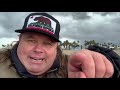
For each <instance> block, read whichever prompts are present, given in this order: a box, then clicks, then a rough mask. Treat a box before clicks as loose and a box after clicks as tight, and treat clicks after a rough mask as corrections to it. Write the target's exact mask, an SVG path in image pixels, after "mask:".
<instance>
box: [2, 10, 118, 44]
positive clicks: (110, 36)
mask: <svg viewBox="0 0 120 90" xmlns="http://www.w3.org/2000/svg"><path fill="white" fill-rule="evenodd" d="M29 13H31V12H1V13H0V29H1V30H0V38H3V37H7V38H9V37H13V38H16V37H17V34H16V33H15V32H14V30H16V29H20V28H22V25H23V22H24V19H25V17H26V16H27V15H28V14H29ZM48 13H50V14H51V15H53V16H55V17H56V18H57V19H58V20H59V21H60V24H61V31H60V38H61V39H62V38H67V39H73V40H79V41H80V42H83V41H85V40H93V39H94V40H96V41H98V42H106V41H109V42H115V43H120V35H119V34H120V13H119V12H94V13H92V12H48ZM90 13H92V14H91V15H90Z"/></svg>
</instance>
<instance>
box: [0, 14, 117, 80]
mask: <svg viewBox="0 0 120 90" xmlns="http://www.w3.org/2000/svg"><path fill="white" fill-rule="evenodd" d="M15 32H18V33H20V36H19V41H18V42H17V43H16V44H15V45H14V46H13V47H12V49H4V50H2V51H0V60H1V62H0V72H2V73H0V77H1V78H2V77H3V78H21V77H24V78H110V77H113V75H114V73H116V68H115V65H116V64H115V63H112V62H111V59H110V60H109V59H108V58H107V57H106V56H105V55H104V54H102V53H99V52H97V51H96V52H94V51H95V50H92V49H91V48H89V50H87V49H86V50H81V51H78V52H76V53H73V54H71V55H69V56H67V55H64V54H63V53H62V50H61V49H60V46H59V42H60V41H59V32H60V24H59V22H58V21H57V20H56V19H55V18H54V17H53V16H51V15H49V14H47V13H31V14H30V15H28V16H27V17H26V19H25V22H24V25H23V28H22V29H19V30H15ZM90 49H91V50H90ZM118 71H119V70H118ZM117 75H118V74H117Z"/></svg>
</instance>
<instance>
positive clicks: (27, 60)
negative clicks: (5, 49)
mask: <svg viewBox="0 0 120 90" xmlns="http://www.w3.org/2000/svg"><path fill="white" fill-rule="evenodd" d="M57 45H58V43H57V42H55V41H53V40H51V39H50V38H49V37H47V36H45V35H42V34H38V33H28V32H27V33H23V34H22V35H21V36H20V40H19V45H18V48H17V55H18V57H19V59H20V61H21V63H22V64H23V65H24V67H25V68H26V70H27V71H28V72H29V73H31V74H33V75H40V74H43V73H45V72H46V71H47V70H48V69H49V68H50V67H51V66H52V65H53V62H54V60H55V58H56V54H57Z"/></svg>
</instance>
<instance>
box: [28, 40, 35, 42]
mask: <svg viewBox="0 0 120 90" xmlns="http://www.w3.org/2000/svg"><path fill="white" fill-rule="evenodd" d="M28 42H32V43H36V41H35V40H28Z"/></svg>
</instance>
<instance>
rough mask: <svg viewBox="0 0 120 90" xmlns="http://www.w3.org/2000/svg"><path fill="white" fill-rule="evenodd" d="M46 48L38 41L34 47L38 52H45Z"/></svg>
mask: <svg viewBox="0 0 120 90" xmlns="http://www.w3.org/2000/svg"><path fill="white" fill-rule="evenodd" d="M43 51H44V49H43V45H42V44H40V43H38V44H36V45H35V47H34V52H36V53H43Z"/></svg>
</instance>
